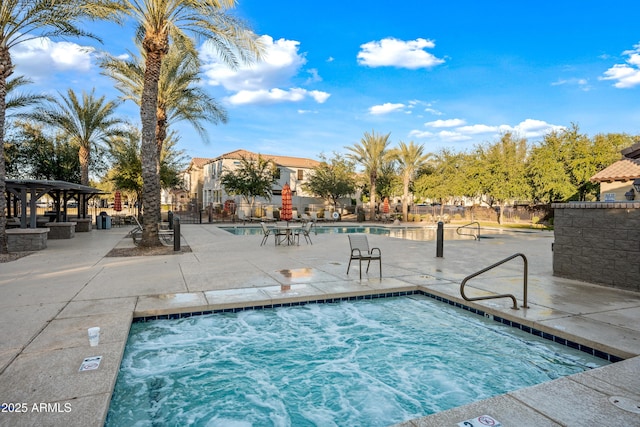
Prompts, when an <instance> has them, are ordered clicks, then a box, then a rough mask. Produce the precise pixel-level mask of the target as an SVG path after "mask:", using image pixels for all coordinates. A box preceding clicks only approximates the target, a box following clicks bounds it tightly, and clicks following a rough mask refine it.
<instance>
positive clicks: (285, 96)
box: [228, 88, 330, 105]
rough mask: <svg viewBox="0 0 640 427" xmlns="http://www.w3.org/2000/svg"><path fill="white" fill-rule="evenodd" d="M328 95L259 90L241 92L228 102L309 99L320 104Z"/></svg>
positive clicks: (276, 101) (267, 102)
mask: <svg viewBox="0 0 640 427" xmlns="http://www.w3.org/2000/svg"><path fill="white" fill-rule="evenodd" d="M329 96H330V94H328V93H326V92H321V91H318V90H312V91H308V90H306V89H301V88H292V89H289V90H284V89H278V88H274V89H270V90H266V89H260V90H241V91H238V92H237V93H236V94H234V95H231V96H230V97H229V98H228V100H229V102H231V103H232V104H234V105H246V104H275V103H279V102H299V101H302V100H303V99H305V98H307V97H310V98H313V99H314V100H315V101H316V102H317V103H319V104H322V103H324V102H325V101H326V100H327V99H328V98H329Z"/></svg>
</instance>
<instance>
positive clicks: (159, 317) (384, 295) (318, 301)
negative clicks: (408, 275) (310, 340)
mask: <svg viewBox="0 0 640 427" xmlns="http://www.w3.org/2000/svg"><path fill="white" fill-rule="evenodd" d="M410 295H423V296H426V297H429V298H432V299H434V300H436V301H440V302H443V303H446V304H449V305H451V306H453V307H456V308H460V309H462V310H466V311H468V312H470V313H474V314H477V315H479V316H482V317H485V314H488V313H486V312H485V311H483V310H480V309H477V308H474V307H469V306H467V305H465V304H461V303H459V302H457V301H453V300H450V299H447V298H444V297H441V296H438V295H434V294H431V293H429V292H425V291H423V290H411V291H397V292H384V293H378V294H369V295H357V296H349V297H337V298H322V299H316V300H309V301H295V302H283V303H276V304H266V305H256V306H247V307H235V308H223V309H218V310H205V311H194V312H188V313H175V314H162V315H157V316H142V317H135V318H134V319H133V323H140V322H149V321H154V320H169V319H184V318H186V317H193V316H202V315H207V314H219V313H238V312H241V311H247V310H264V309H271V308H280V307H298V306H302V305H307V304H332V303H338V302H343V301H360V300H370V299H378V298H392V297H401V296H410ZM492 317H493V320H494V321H495V322H498V323H502V324H503V325H507V326H511V327H513V328H516V329H520V330H521V331H523V332H527V333H529V334H532V335H535V336H538V337H541V338H544V339H546V340H549V341H553V342H555V343H557V344H560V345H564V346H567V347H570V348H573V349H576V350H579V351H582V352H585V353H587V354H590V355H591V356H595V357H598V358H600V359H604V360H608V361H609V362H612V363H615V362H621V361H623V360H624V359H623V358H621V357H618V356H615V355H613V354H609V353H606V352H603V351H600V350H596V349H594V348H592V347H589V346H587V345H583V344H579V343H577V342H574V341H571V340H568V339H566V338H562V337H558V336H556V335H553V334H550V333H547V332H543V331H541V330H539V329H536V328H532V327H530V326H526V325H523V324H521V323H519V322H515V321H511V320H508V319H505V318H504V317H500V316H497V315H493V316H492Z"/></svg>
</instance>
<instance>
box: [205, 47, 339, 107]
mask: <svg viewBox="0 0 640 427" xmlns="http://www.w3.org/2000/svg"><path fill="white" fill-rule="evenodd" d="M260 41H261V43H262V44H263V46H264V48H265V54H264V58H263V60H262V61H260V62H258V63H255V64H252V65H243V66H240V67H239V68H237V69H235V70H234V69H231V68H229V67H228V66H227V65H226V64H224V63H222V62H220V61H219V59H218V55H217V54H216V52H214V51H213V50H211V48H210V47H209V46H207V45H203V47H202V49H201V52H200V57H201V58H202V60H203V62H204V63H205V64H204V65H203V67H202V68H203V70H204V75H205V79H206V81H207V83H208V84H210V85H212V86H222V87H224V88H225V89H227V90H228V91H231V92H235V94H233V95H231V96H229V97H227V98H226V99H227V101H229V102H230V103H232V104H235V105H243V104H272V103H278V102H299V101H302V100H304V99H309V98H310V99H313V100H314V101H316V102H317V103H320V104H322V103H323V102H325V101H326V100H327V99H328V98H329V96H330V94H329V93H327V92H322V91H318V90H307V89H302V88H299V87H290V86H291V80H292V79H293V78H294V77H296V76H298V75H299V74H300V71H301V69H302V67H303V66H304V65H305V64H306V63H307V60H306V58H305V57H304V55H303V54H301V53H299V51H298V49H299V47H300V42H298V41H295V40H286V39H278V40H274V39H273V38H272V37H270V36H268V35H264V36H261V37H260ZM306 73H307V74H308V75H309V76H310V77H308V78H307V79H306V82H305V84H311V83H315V82H319V81H322V78H321V77H320V75H319V74H318V70H317V69H315V68H312V69H309V70H307V71H306Z"/></svg>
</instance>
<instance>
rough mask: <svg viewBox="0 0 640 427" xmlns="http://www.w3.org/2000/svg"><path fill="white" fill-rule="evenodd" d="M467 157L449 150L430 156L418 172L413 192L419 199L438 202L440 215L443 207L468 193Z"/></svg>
mask: <svg viewBox="0 0 640 427" xmlns="http://www.w3.org/2000/svg"><path fill="white" fill-rule="evenodd" d="M467 166H468V156H467V155H466V154H465V153H456V152H453V151H451V150H449V149H446V148H444V149H442V150H440V151H439V152H437V153H434V154H433V155H432V156H431V160H430V161H429V162H428V163H425V164H424V165H423V166H422V167H421V168H420V169H419V172H418V177H417V178H416V180H415V182H414V185H413V187H414V191H415V194H416V195H417V196H419V197H420V198H426V199H431V200H437V201H438V202H440V205H441V206H440V215H442V214H443V213H444V205H445V203H446V202H447V201H451V200H453V199H454V198H455V197H459V196H462V195H465V194H466V192H468V191H469V189H468V185H467Z"/></svg>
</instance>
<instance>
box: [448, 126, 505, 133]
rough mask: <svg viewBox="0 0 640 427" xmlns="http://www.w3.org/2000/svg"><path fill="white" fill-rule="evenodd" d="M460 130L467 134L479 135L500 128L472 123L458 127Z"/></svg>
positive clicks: (493, 131) (494, 131)
mask: <svg viewBox="0 0 640 427" xmlns="http://www.w3.org/2000/svg"><path fill="white" fill-rule="evenodd" d="M458 131H459V132H462V133H464V134H467V135H479V134H483V133H496V132H498V131H499V128H498V127H497V126H487V125H470V126H461V127H459V128H458Z"/></svg>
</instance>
